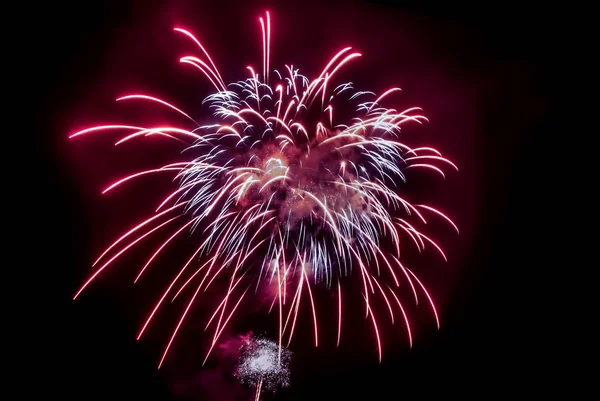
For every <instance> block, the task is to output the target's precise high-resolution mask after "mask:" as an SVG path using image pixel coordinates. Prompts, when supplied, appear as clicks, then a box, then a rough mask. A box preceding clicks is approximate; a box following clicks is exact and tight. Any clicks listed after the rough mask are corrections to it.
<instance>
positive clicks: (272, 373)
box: [235, 337, 292, 400]
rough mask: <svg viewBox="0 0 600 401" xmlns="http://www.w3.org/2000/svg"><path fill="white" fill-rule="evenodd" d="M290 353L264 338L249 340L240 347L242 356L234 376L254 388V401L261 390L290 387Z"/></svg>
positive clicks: (258, 396)
mask: <svg viewBox="0 0 600 401" xmlns="http://www.w3.org/2000/svg"><path fill="white" fill-rule="evenodd" d="M291 358H292V353H291V352H290V351H289V350H288V349H287V348H285V347H283V348H280V347H279V346H278V344H277V343H275V342H274V341H271V340H268V339H266V338H262V337H258V338H249V339H246V340H245V342H244V344H243V345H242V355H241V358H240V362H239V363H238V365H237V367H236V370H235V376H236V377H237V378H238V379H239V380H240V381H241V382H242V383H245V384H249V385H251V386H253V387H255V388H256V400H258V399H260V394H261V392H262V390H263V389H265V390H268V391H272V392H274V391H276V390H277V389H279V388H281V387H287V386H289V385H290V367H289V364H290V360H291Z"/></svg>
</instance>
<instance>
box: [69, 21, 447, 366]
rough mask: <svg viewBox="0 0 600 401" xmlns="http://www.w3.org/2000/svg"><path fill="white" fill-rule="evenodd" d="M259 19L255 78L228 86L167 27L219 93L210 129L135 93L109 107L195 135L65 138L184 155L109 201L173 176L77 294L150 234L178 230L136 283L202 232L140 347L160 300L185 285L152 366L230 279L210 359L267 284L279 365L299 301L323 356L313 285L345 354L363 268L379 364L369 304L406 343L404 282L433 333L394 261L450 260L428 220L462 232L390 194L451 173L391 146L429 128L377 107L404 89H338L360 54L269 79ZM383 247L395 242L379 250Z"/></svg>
mask: <svg viewBox="0 0 600 401" xmlns="http://www.w3.org/2000/svg"><path fill="white" fill-rule="evenodd" d="M259 21H260V25H261V28H262V39H263V71H262V75H261V74H259V73H258V72H256V71H255V70H254V69H253V68H252V67H247V70H248V72H249V75H250V76H249V78H248V79H245V80H243V81H239V82H235V83H232V84H229V85H226V84H225V82H224V81H223V79H222V77H221V74H220V73H219V70H218V69H217V67H216V66H215V63H214V62H213V60H212V59H211V57H210V56H209V54H208V52H207V51H206V49H205V48H204V46H203V45H202V44H201V43H200V42H199V41H198V40H197V39H196V38H195V36H193V35H192V34H191V33H190V32H189V31H187V30H184V29H181V28H175V29H174V30H175V31H176V32H177V33H178V34H182V35H183V36H185V37H187V38H188V39H190V40H191V41H192V42H194V43H195V45H196V46H197V47H198V49H199V56H197V57H196V56H186V57H182V58H181V59H180V61H181V62H182V63H184V64H187V65H190V66H192V67H194V68H196V69H197V70H199V71H200V72H201V73H202V74H203V75H204V76H205V77H206V78H207V79H208V80H209V81H210V83H211V84H212V85H213V86H214V87H215V92H214V93H213V94H211V95H210V96H208V97H207V98H206V99H205V101H204V104H205V105H206V106H207V107H208V108H209V109H210V110H211V111H212V113H213V116H214V123H213V124H210V125H200V124H198V123H196V121H195V120H194V118H192V117H191V116H190V115H189V114H187V113H185V112H184V111H182V110H181V109H180V108H178V107H176V106H174V105H173V104H171V103H169V102H167V101H164V100H162V99H159V98H156V97H154V96H150V95H148V94H130V95H127V96H123V97H119V98H118V99H117V101H119V102H122V101H133V100H138V101H149V102H154V103H158V104H160V105H162V106H165V107H167V108H169V109H171V110H172V111H173V112H174V113H179V114H180V115H181V116H182V117H185V118H186V119H187V120H189V125H190V126H191V128H184V127H175V126H162V127H142V126H132V125H121V124H118V125H102V126H95V127H91V128H87V129H84V130H81V131H79V132H76V133H74V134H72V135H71V136H70V137H71V138H76V137H80V136H85V135H89V134H98V133H101V132H104V133H106V132H113V131H116V132H119V131H121V132H128V134H126V135H125V136H124V137H121V138H120V139H118V140H117V141H116V143H115V145H117V146H122V145H124V144H129V143H133V142H135V141H138V140H142V139H144V138H148V137H162V138H164V139H165V140H174V141H177V142H178V143H181V144H182V147H183V148H182V153H181V154H182V155H183V156H184V157H185V158H184V159H183V160H182V161H180V162H177V163H171V164H168V165H164V166H161V167H157V168H155V169H150V170H145V171H141V172H138V173H135V174H132V175H129V176H127V177H124V178H122V179H120V180H118V181H116V182H115V183H113V184H111V185H109V186H108V187H107V188H106V189H105V190H104V191H103V193H108V192H111V191H113V190H116V189H117V188H119V187H120V186H121V185H122V184H124V183H128V182H130V181H131V180H132V179H135V178H138V177H140V176H146V175H149V174H174V176H175V177H174V180H173V182H176V183H177V184H176V187H175V188H174V190H173V191H172V192H170V193H168V194H167V196H165V198H164V200H163V201H162V202H161V203H160V204H159V205H158V207H157V208H156V211H155V213H154V214H153V215H152V216H150V217H149V218H148V219H147V220H144V221H142V222H141V223H140V224H138V225H136V226H135V227H133V228H132V229H131V230H129V231H127V232H126V233H125V234H124V235H122V236H121V237H120V238H118V239H117V240H116V241H115V242H114V243H112V244H111V245H110V246H109V247H108V248H107V249H106V251H105V252H104V253H102V254H101V255H100V257H99V258H98V259H97V260H96V262H95V263H94V266H98V267H97V269H96V271H95V272H94V273H93V274H92V276H91V277H90V278H89V279H88V280H87V281H86V282H85V283H84V284H83V286H82V287H81V289H80V290H79V291H78V292H77V293H76V295H75V298H77V297H78V296H79V295H80V294H81V292H82V291H83V290H84V289H85V288H86V287H87V286H88V285H89V284H90V283H91V282H92V281H93V280H94V279H95V278H96V277H97V276H98V275H99V274H100V273H102V272H104V271H105V270H106V269H107V268H108V267H109V266H111V265H113V264H114V262H115V261H116V260H117V259H118V258H119V257H120V256H121V255H122V254H123V253H124V252H126V251H127V250H129V249H130V248H132V247H133V246H134V245H136V244H138V243H139V242H140V241H142V240H143V239H145V238H147V237H148V236H150V235H151V234H153V233H154V232H156V231H159V230H161V231H162V230H165V229H166V228H167V227H169V226H176V225H177V224H178V225H177V226H176V228H175V229H173V231H171V232H170V233H169V234H168V236H167V239H166V240H165V241H163V242H162V243H161V245H160V246H159V247H158V248H157V249H156V250H155V251H154V252H153V253H152V255H151V256H150V257H149V258H148V260H147V262H146V263H145V264H144V266H143V267H142V268H141V270H140V271H139V273H138V274H137V276H136V278H135V281H136V282H137V281H138V280H139V279H140V278H141V277H142V276H143V275H144V272H146V271H147V268H148V267H149V266H150V265H151V264H152V262H153V260H155V259H156V257H157V256H158V255H159V254H160V253H161V252H163V251H164V250H165V248H167V246H168V245H169V244H170V243H172V242H173V241H174V240H175V239H176V238H177V237H178V236H180V235H181V234H182V233H184V232H190V230H195V231H201V232H202V241H201V242H200V243H199V245H198V246H197V247H196V248H195V249H194V250H193V252H191V255H190V257H189V259H188V261H187V263H185V265H183V267H181V268H180V269H179V271H177V273H176V274H175V277H174V278H173V280H172V281H170V282H169V283H168V286H167V288H166V289H165V291H164V293H163V294H162V295H161V296H160V298H159V300H158V301H157V303H156V304H155V306H154V307H153V308H152V310H151V312H150V313H149V315H148V317H147V319H146V320H145V322H144V324H143V325H142V327H141V329H140V331H139V334H138V339H139V338H141V337H142V335H143V334H144V332H145V331H146V329H147V328H148V326H149V324H150V322H151V321H152V320H153V318H154V317H155V316H156V313H157V311H158V310H159V308H160V307H161V305H163V304H164V303H165V300H166V299H167V298H170V299H171V301H172V300H174V299H175V298H177V297H179V296H180V294H182V293H185V291H184V290H185V289H187V288H191V290H190V291H189V292H187V293H189V294H190V296H189V299H188V301H187V302H186V305H185V308H184V310H183V312H182V314H181V316H180V318H179V320H178V323H177V325H176V327H175V329H174V330H173V333H172V335H171V337H170V340H169V341H168V344H167V345H166V348H165V349H164V352H163V354H162V358H161V360H160V363H159V367H160V365H162V363H163V361H164V360H165V357H166V356H167V354H168V352H169V349H170V348H171V346H172V344H173V341H174V340H175V338H176V336H177V333H178V331H179V329H180V328H181V326H182V324H183V322H184V321H185V319H186V316H187V315H188V312H189V311H190V308H191V306H192V305H193V304H194V302H195V301H196V300H197V298H198V297H199V294H201V293H202V292H204V291H206V289H207V288H209V287H210V286H211V285H212V284H213V283H215V280H217V278H220V277H227V280H226V281H222V280H217V281H216V282H219V283H221V282H226V283H227V284H225V285H222V290H223V297H222V300H221V302H220V304H218V305H217V307H216V308H215V309H214V312H213V314H212V316H211V318H210V320H209V321H208V324H207V326H206V329H208V328H209V327H211V326H213V327H214V335H213V338H212V342H211V347H210V350H209V351H208V353H207V355H206V357H207V358H208V356H209V354H210V352H211V350H212V349H213V347H214V346H215V344H216V343H217V341H218V339H219V337H220V335H221V334H222V333H223V330H224V328H225V327H226V325H227V324H228V322H229V321H230V320H231V318H232V316H233V315H234V312H235V311H236V310H237V308H238V307H239V305H240V304H241V303H242V302H243V300H244V299H246V298H247V296H248V291H249V290H251V289H252V291H254V292H256V291H257V288H258V286H259V285H261V284H262V285H266V286H269V288H274V291H273V293H272V295H273V301H272V304H271V309H272V308H273V306H274V305H277V310H278V317H279V319H278V327H279V329H278V349H279V351H278V352H279V357H281V353H282V352H283V351H282V350H285V346H286V345H289V344H290V342H291V340H292V337H293V334H294V330H295V326H296V321H297V317H298V314H299V310H300V305H301V301H302V300H305V299H307V298H308V300H309V302H310V311H311V313H312V319H311V320H312V321H313V323H314V326H313V331H314V342H315V346H318V343H319V334H318V331H319V329H318V320H319V319H318V313H317V312H318V311H317V305H316V304H315V298H314V297H313V290H314V289H315V287H316V286H317V285H320V286H321V287H326V288H331V289H332V290H333V291H335V292H336V299H337V302H338V305H337V308H336V309H337V311H338V313H337V316H336V318H335V320H336V323H337V344H338V345H339V342H340V335H341V331H342V298H343V294H342V292H343V291H342V290H343V287H344V285H343V281H344V280H345V279H346V278H347V277H348V276H349V275H350V273H351V272H352V271H353V270H358V276H359V277H360V280H361V287H362V291H361V292H362V294H361V295H360V296H361V297H362V298H364V301H365V304H364V305H365V309H364V313H365V316H366V318H368V319H370V320H371V322H372V326H373V329H374V334H375V339H376V341H377V350H378V354H379V360H381V352H382V346H381V339H380V335H379V329H378V324H377V320H376V316H375V311H374V310H373V307H372V302H371V300H372V299H373V298H375V297H381V299H383V300H384V301H385V304H386V305H387V308H388V310H389V314H390V316H391V319H392V322H393V321H394V316H395V315H396V314H398V311H399V312H400V313H399V316H400V315H401V316H402V317H401V319H402V320H403V321H404V324H405V326H406V330H407V335H408V339H409V343H410V345H411V346H412V336H411V331H410V325H409V320H408V318H407V315H406V313H405V308H404V306H403V303H402V302H401V300H400V297H399V296H398V294H397V293H396V291H395V290H394V289H395V288H398V287H399V286H400V282H401V281H402V280H405V282H407V283H408V284H409V286H410V288H411V289H412V293H413V295H414V299H415V302H418V301H419V296H418V295H419V294H424V295H425V297H426V299H427V301H428V302H429V304H430V306H431V309H432V312H433V314H434V316H435V319H436V322H437V324H438V327H439V319H438V316H437V312H436V309H435V306H434V303H433V301H432V299H431V296H430V294H429V293H428V292H427V290H426V288H425V286H424V285H423V284H422V282H421V280H420V279H419V278H418V277H417V276H416V275H415V273H414V272H413V271H412V270H411V269H409V268H408V267H406V266H405V265H404V264H403V263H401V261H400V243H401V240H404V239H406V240H407V241H410V242H412V243H414V245H415V246H416V247H417V249H418V250H419V251H423V250H425V248H426V246H428V247H429V246H431V247H432V249H433V250H434V251H436V252H439V254H440V255H441V257H442V258H443V259H446V256H445V255H444V252H443V251H442V249H441V248H440V246H439V245H438V244H437V243H436V242H434V240H432V239H431V238H430V237H428V236H426V235H425V234H423V233H422V232H421V231H420V230H419V229H418V228H417V224H426V223H427V220H426V217H427V218H429V217H435V218H441V219H443V220H445V221H447V222H448V223H449V224H450V225H451V226H452V227H454V229H455V230H456V231H457V232H458V228H457V227H456V225H455V224H454V223H453V222H452V221H451V220H450V219H449V218H448V217H447V216H446V215H445V214H443V213H442V212H440V211H438V210H437V209H434V208H432V207H430V206H426V205H413V204H411V203H410V202H409V201H407V200H406V199H405V198H404V197H402V196H401V195H399V194H398V190H397V189H398V185H399V183H402V182H404V181H405V180H406V176H405V173H406V172H407V171H408V170H410V169H412V168H423V169H428V170H430V171H432V172H433V173H436V174H440V175H442V176H444V174H445V173H444V170H443V167H450V168H454V169H456V166H455V165H454V164H453V163H452V162H451V161H449V160H448V159H446V158H444V157H443V156H442V155H441V153H440V152H438V151H437V150H435V149H433V148H430V147H416V148H411V147H409V146H408V145H406V144H405V143H402V142H400V141H399V140H398V138H399V135H400V129H401V127H402V126H403V125H405V124H410V123H413V124H422V123H423V122H425V121H427V119H426V118H425V117H424V116H422V115H420V114H419V112H420V110H421V109H420V108H417V107H414V108H409V109H406V110H403V111H398V110H395V109H391V108H384V107H383V106H382V105H381V104H382V102H384V101H385V100H387V99H388V98H389V97H391V96H393V95H395V94H397V93H398V92H400V89H399V88H391V89H389V90H386V91H384V92H383V93H381V94H380V95H379V96H378V95H376V94H375V93H373V92H368V91H358V90H355V89H354V85H353V84H352V83H344V84H341V85H335V84H334V82H335V81H334V78H335V77H336V73H337V72H338V71H339V70H340V69H341V68H342V67H344V66H345V65H346V64H347V63H349V62H350V61H352V60H354V59H356V58H358V57H360V56H361V54H360V53H356V52H352V49H351V48H350V47H347V48H344V49H342V50H340V51H339V52H338V53H336V54H335V55H334V56H333V57H332V58H331V59H330V60H329V62H328V63H327V64H326V66H325V68H324V69H323V70H322V72H321V73H320V74H319V75H318V76H317V77H316V78H315V79H313V80H309V79H308V78H307V77H305V76H303V75H301V74H300V73H299V71H298V69H296V68H294V66H292V65H286V66H285V68H284V69H283V70H281V71H278V70H273V71H271V70H270V59H271V55H270V42H271V21H270V16H269V13H268V12H267V13H266V15H265V18H262V17H261V18H260V19H259ZM363 99H368V100H363ZM351 104H355V106H353V107H355V111H354V112H353V118H351V119H349V120H346V121H338V119H336V114H337V113H336V111H337V110H341V111H342V113H340V114H343V113H344V112H347V111H348V108H349V106H348V105H351ZM411 218H412V219H416V223H415V222H413V221H411ZM384 237H385V238H387V240H386V243H389V244H392V245H391V246H385V247H384V246H382V245H381V244H382V240H383V238H384ZM388 248H389V249H388ZM200 261H201V262H202V263H200ZM388 283H389V284H388ZM356 295H358V294H356ZM395 311H396V313H395ZM258 344H260V345H261V346H260V347H258V348H259V349H261V347H262V348H265V347H266V348H265V349H268V350H269V352H271V348H270V345H269V346H267V343H266V342H262V343H261V342H260V341H259V342H258Z"/></svg>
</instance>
